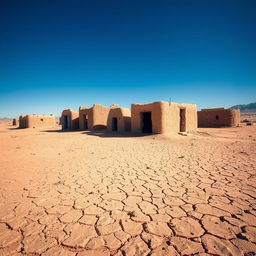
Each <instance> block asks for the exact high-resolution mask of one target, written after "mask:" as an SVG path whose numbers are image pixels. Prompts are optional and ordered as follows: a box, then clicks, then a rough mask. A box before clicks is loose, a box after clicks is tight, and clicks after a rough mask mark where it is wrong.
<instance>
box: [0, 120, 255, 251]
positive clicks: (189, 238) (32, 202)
mask: <svg viewBox="0 0 256 256" xmlns="http://www.w3.org/2000/svg"><path fill="white" fill-rule="evenodd" d="M59 129H60V128H59ZM90 134H91V133H88V134H87V133H85V132H81V131H76V132H59V131H58V130H57V129H56V130H52V131H50V132H49V131H48V132H46V131H42V130H41V131H40V130H38V129H20V130H19V129H13V126H12V123H11V121H10V122H2V123H1V124H0V149H1V152H0V153H1V154H0V163H1V168H0V177H1V179H0V255H1V256H2V255H15V256H17V255H31V256H32V255H42V256H54V255H63V256H65V255H68V256H74V255H76V256H88V255H93V256H97V255H99V256H105V255H106V256H107V255H116V256H117V255H118V256H121V255H126V256H133V255H154V256H156V255H201V256H202V255H247V256H248V255H254V254H253V253H254V252H256V200H255V199H256V125H253V126H242V127H238V128H223V129H199V132H198V133H195V134H193V135H190V136H180V135H172V136H163V135H161V136H160V135H158V136H146V137H111V135H106V136H94V135H90Z"/></svg>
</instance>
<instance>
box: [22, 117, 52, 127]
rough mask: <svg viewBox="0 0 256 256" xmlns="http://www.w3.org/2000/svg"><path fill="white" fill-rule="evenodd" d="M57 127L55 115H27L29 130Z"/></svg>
mask: <svg viewBox="0 0 256 256" xmlns="http://www.w3.org/2000/svg"><path fill="white" fill-rule="evenodd" d="M55 125H56V121H55V116H54V115H26V127H27V128H40V127H54V126H55Z"/></svg>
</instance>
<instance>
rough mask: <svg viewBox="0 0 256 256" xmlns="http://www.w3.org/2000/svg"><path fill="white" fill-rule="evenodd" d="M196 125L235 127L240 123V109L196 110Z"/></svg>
mask: <svg viewBox="0 0 256 256" xmlns="http://www.w3.org/2000/svg"><path fill="white" fill-rule="evenodd" d="M197 115H198V127H225V126H226V127H235V126H239V124H240V110H237V109H224V108H218V109H202V110H201V111H198V112H197Z"/></svg>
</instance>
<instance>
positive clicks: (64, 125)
mask: <svg viewBox="0 0 256 256" xmlns="http://www.w3.org/2000/svg"><path fill="white" fill-rule="evenodd" d="M63 129H68V116H63Z"/></svg>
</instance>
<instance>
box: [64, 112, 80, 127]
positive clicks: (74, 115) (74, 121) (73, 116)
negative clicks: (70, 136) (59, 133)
mask: <svg viewBox="0 0 256 256" xmlns="http://www.w3.org/2000/svg"><path fill="white" fill-rule="evenodd" d="M64 116H68V118H69V122H70V124H69V126H70V127H68V128H66V129H71V130H77V129H79V113H78V112H75V111H73V110H72V109H65V110H63V111H62V114H61V125H62V129H63V130H64V129H65V127H64V125H65V124H64Z"/></svg>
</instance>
